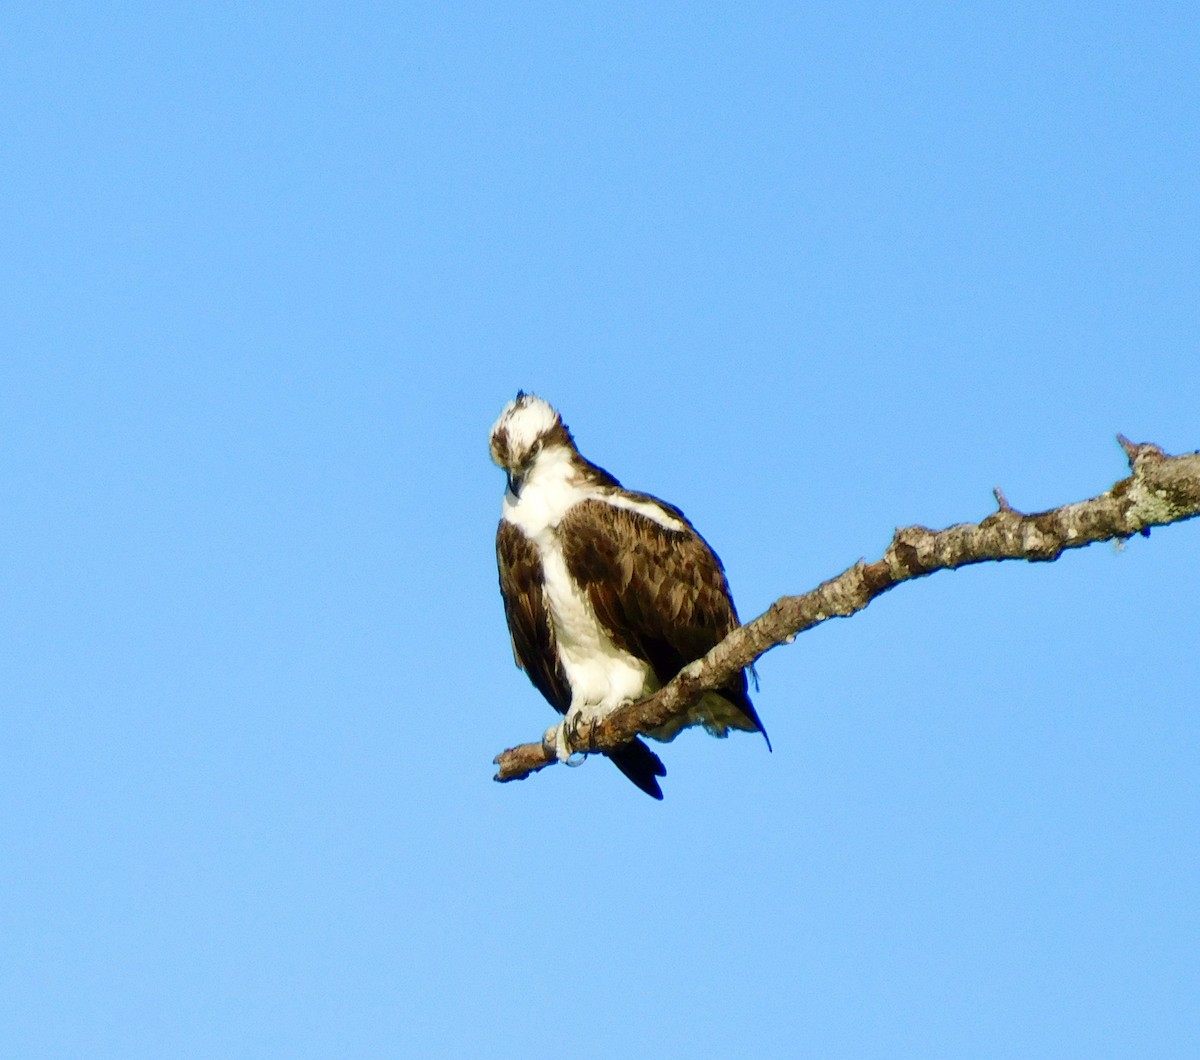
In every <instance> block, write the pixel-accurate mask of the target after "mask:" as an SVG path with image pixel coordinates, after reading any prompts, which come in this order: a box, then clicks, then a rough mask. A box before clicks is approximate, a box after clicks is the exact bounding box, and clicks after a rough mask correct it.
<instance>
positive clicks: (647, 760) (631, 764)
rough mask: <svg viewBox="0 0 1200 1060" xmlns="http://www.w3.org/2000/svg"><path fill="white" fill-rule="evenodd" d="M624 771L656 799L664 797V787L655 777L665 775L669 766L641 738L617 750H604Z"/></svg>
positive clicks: (614, 763)
mask: <svg viewBox="0 0 1200 1060" xmlns="http://www.w3.org/2000/svg"><path fill="white" fill-rule="evenodd" d="M604 753H605V754H606V755H607V756H608V757H609V758H611V759H612V762H613V765H615V766H616V767H617V768H618V769H619V770H620V771H621V772H622V773H624V774H625V775H626V776H627V777H628V778H629V779H630V780H632V781H633V782H634V783H635V784H636V785H637V786H638V787H639V788H641V789H642V791H644V792H645V793H646V794H647V795H649V796H651V797H652V798H655V799H661V798H662V797H663V793H662V788H660V787H659V786H658V781H657V780H656V779H655V777H665V776H666V775H667V767H666V766H664V765H663V764H662V760H661V759H660V758H659V757H658V755H656V754H655V753H654V752H653V751H651V750H650V748H649V747H647V746H646V745H645V744H644V743H642V741H641V740H637V739H635V740H631V741H630V742H629V743H627V744H624V745H623V746H621V747H618V748H617V749H616V750H615V751H605V752H604Z"/></svg>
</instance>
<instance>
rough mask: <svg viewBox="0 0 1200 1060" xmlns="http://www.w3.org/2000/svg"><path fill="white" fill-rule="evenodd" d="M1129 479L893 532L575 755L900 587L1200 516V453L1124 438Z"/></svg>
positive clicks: (585, 731) (578, 739)
mask: <svg viewBox="0 0 1200 1060" xmlns="http://www.w3.org/2000/svg"><path fill="white" fill-rule="evenodd" d="M1117 441H1118V442H1120V444H1121V448H1122V449H1124V450H1125V455H1126V456H1127V457H1128V459H1129V466H1130V469H1131V471H1132V474H1130V475H1129V477H1128V478H1124V479H1122V480H1121V481H1120V482H1118V483H1116V484H1115V485H1114V486H1113V487H1112V489H1110V490H1108V491H1107V492H1105V493H1102V494H1101V495H1100V496H1098V497H1092V498H1090V499H1089V500H1085V501H1079V502H1077V503H1075V504H1065V505H1063V506H1062V507H1060V508H1053V509H1051V510H1050V511H1046V512H1035V513H1033V514H1028V515H1027V514H1023V513H1021V512H1019V511H1016V510H1015V509H1014V508H1012V506H1011V505H1010V504H1009V503H1008V500H1007V499H1006V498H1005V496H1004V494H1003V493H1002V492H1001V491H1000V489H999V488H998V487H997V488H996V489H995V490H994V494H995V497H996V503H997V505H998V510H997V511H995V512H993V513H992V514H991V515H989V516H988V517H987V518H986V519H984V520H983V521H982V522H979V523H959V524H958V525H956V526H951V527H947V528H946V529H945V530H930V529H928V528H926V527H923V526H908V527H903V528H900V529H897V530H896V532H895V535H894V536H893V537H892V542H891V544H890V545H888V547H887V549H886V550H885V552H884V554H883V557H882V558H881V559H878V560H876V561H875V562H874V563H867V562H865V561H864V560H859V562H858V563H856V564H855V565H854V566H853V567H851V568H850V569H849V570H847V571H843V572H842V573H841V574H839V575H838V576H837V577H836V578H830V579H829V581H827V582H823V583H822V584H821V585H819V586H817V588H815V589H813V590H812V591H811V592H807V593H804V594H802V595H800V596H784V597H781V598H780V599H779V600H776V601H775V603H773V604H772V605H771V606H770V607H769V608H768V609H767V610H766V611H765V612H764V613H763V614H761V615H759V617H758V618H756V619H754V620H753V621H752V622H748V623H746V625H744V626H740V627H739V628H738V629H735V630H734V631H733V632H732V633H730V634H729V636H727V637H726V638H725V639H724V640H723V641H721V643H720V644H718V645H717V646H716V647H715V648H713V649H712V651H710V652H709V653H708V654H707V655H705V656H704V658H702V659H698V660H696V661H695V662H693V663H691V664H689V665H688V666H685V667H684V668H683V669H682V670H681V671H680V672H679V674H678V675H677V676H676V677H675V678H674V680H672V681H671V682H670V683H669V684H667V685H664V686H663V687H662V688H661V689H659V691H657V692H655V693H654V694H653V695H651V696H648V697H647V698H646V699H643V700H641V701H639V702H637V703H627V704H626V705H625V706H623V707H621V708H620V709H618V710H616V711H614V712H613V713H612V714H610V715H608V716H607V717H606V718H603V719H601V720H599V721H597V722H595V723H593V724H590V725H589V724H583V725H581V726H580V727H579V729H578V731H576V732H575V733H573V734H572V739H571V746H572V747H573V748H574V749H575V750H577V751H584V752H590V751H603V750H606V749H611V748H614V747H618V746H619V745H620V744H623V743H626V742H627V741H629V740H631V739H632V738H633V737H634V736H637V735H639V734H641V733H645V732H648V731H650V730H652V729H656V728H658V727H659V726H661V725H662V724H663V723H665V722H666V721H667V720H669V719H670V718H672V717H674V716H675V715H677V714H682V713H683V712H685V711H686V710H687V709H688V707H690V706H691V705H692V704H693V703H695V702H696V700H698V699H699V698H700V696H702V695H703V694H704V693H705V692H706V691H708V690H710V689H714V688H717V687H719V686H720V685H721V684H723V683H724V682H725V681H726V680H727V679H728V678H729V677H730V676H731V675H733V674H735V673H737V671H739V670H741V669H744V668H745V667H747V666H749V665H750V664H751V663H753V662H754V660H755V659H757V658H758V657H759V656H760V655H762V654H764V653H765V652H767V651H769V650H770V649H771V648H774V647H776V646H777V645H779V644H784V643H789V644H790V643H791V642H792V641H793V640H794V639H795V637H796V635H797V634H799V633H803V632H804V631H805V630H808V629H812V627H813V626H817V625H820V623H822V622H826V621H828V620H829V619H831V618H844V617H846V616H848V615H852V614H854V613H855V612H856V611H861V610H862V609H863V608H864V607H866V606H867V604H869V603H870V602H871V601H872V600H874V599H875V598H876V597H877V596H880V595H882V594H883V593H885V592H887V591H888V590H889V589H892V588H894V587H895V586H897V585H899V584H900V583H901V582H906V581H911V580H913V579H914V578H923V577H925V576H926V575H928V574H933V573H934V572H935V571H939V570H955V569H956V568H958V567H965V566H967V565H969V564H972V563H986V562H988V561H991V560H997V561H999V560H1006V559H1023V560H1029V561H1031V562H1039V563H1040V562H1049V561H1051V560H1055V559H1058V557H1059V556H1060V555H1061V554H1062V553H1063V552H1064V551H1065V550H1066V549H1069V548H1082V547H1083V546H1085V545H1091V544H1095V543H1097V542H1100V541H1112V540H1124V539H1127V538H1130V537H1132V536H1133V535H1134V534H1137V533H1141V534H1144V535H1146V536H1149V534H1150V528H1151V527H1153V526H1165V525H1167V524H1169V523H1178V522H1182V521H1183V520H1185V519H1191V518H1194V517H1195V516H1197V515H1200V452H1197V453H1187V454H1184V455H1182V456H1168V455H1167V454H1165V453H1164V452H1163V451H1162V450H1161V449H1160V448H1159V447H1158V446H1157V445H1152V444H1150V443H1148V442H1147V443H1141V444H1135V443H1133V442H1131V441H1129V439H1128V438H1126V437H1124V435H1117ZM557 760H558V759H557V757H556V755H555V751H554V748H553V747H552V746H549V745H547V744H545V743H543V742H542V741H538V742H536V743H526V744H521V745H520V746H519V747H511V748H509V749H508V750H506V751H502V752H501V753H500V754H499V755H497V756H496V758H495V762H496V765H497V766H498V767H499V768H498V770H497V773H496V778H495V779H496V780H498V781H500V782H502V783H503V782H506V781H510V780H523V779H524V778H525V777H527V776H529V775H530V774H531V773H534V772H536V771H537V770H539V769H543V768H544V767H546V766H548V765H552V764H553V763H554V762H556V761H557Z"/></svg>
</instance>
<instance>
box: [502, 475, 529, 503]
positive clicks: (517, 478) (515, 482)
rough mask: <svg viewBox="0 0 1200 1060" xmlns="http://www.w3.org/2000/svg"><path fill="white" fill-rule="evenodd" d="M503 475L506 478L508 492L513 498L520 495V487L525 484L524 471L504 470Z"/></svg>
mask: <svg viewBox="0 0 1200 1060" xmlns="http://www.w3.org/2000/svg"><path fill="white" fill-rule="evenodd" d="M505 475H507V476H508V492H509V493H511V494H512V495H513V496H514V497H519V496H520V495H521V486H522V485H524V483H525V472H524V471H513V470H511V469H510V470H506V471H505Z"/></svg>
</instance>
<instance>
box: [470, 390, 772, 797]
mask: <svg viewBox="0 0 1200 1060" xmlns="http://www.w3.org/2000/svg"><path fill="white" fill-rule="evenodd" d="M491 454H492V460H494V461H495V463H496V464H497V465H499V467H500V468H501V469H502V470H503V471H504V472H505V474H506V475H507V477H508V485H507V489H506V490H505V493H504V502H503V506H502V513H501V518H500V527H499V530H498V531H497V534H496V559H497V563H498V565H499V568H500V592H501V594H502V595H503V597H504V613H505V616H506V617H507V619H508V629H509V633H510V634H511V636H512V646H513V654H514V655H515V657H516V661H517V665H518V666H519V667H520V668H521V669H522V670H524V671H525V673H526V674H528V675H529V679H530V680H531V681H532V682H533V684H534V685H535V686H536V688H537V689H538V691H539V692H541V693H542V695H543V696H545V697H546V699H547V700H549V702H550V705H551V706H552V707H554V709H555V710H557V711H558V712H559V713H560V714H563V715H564V716H565V719H564V722H563V723H560V724H559V725H557V726H555V727H553V728H552V729H550V730H547V733H546V739H547V740H548V741H552V742H553V743H554V745H555V746H556V747H557V748H558V755H559V758H560V759H561V760H564V761H565V760H567V758H568V757H569V753H568V748H567V744H566V740H565V736H564V731H565V730H564V725H566V726H567V729H573V728H574V726H575V725H577V724H578V723H579V722H580V721H592V720H595V719H597V718H602V717H604V716H606V715H607V714H609V713H611V712H612V711H613V710H615V709H616V708H617V707H619V706H621V705H622V704H624V703H628V702H631V701H636V700H639V699H642V698H644V697H645V696H647V695H649V694H650V693H652V692H654V691H656V690H657V689H659V688H661V687H662V686H663V685H665V684H666V683H667V682H668V681H670V680H671V679H672V678H673V677H674V676H675V675H676V674H677V673H678V672H679V671H680V670H681V669H683V667H684V666H686V665H687V664H688V663H690V662H692V661H693V660H695V659H699V658H700V657H701V656H703V655H705V654H706V653H707V652H708V650H709V649H710V648H712V647H713V646H714V645H716V644H717V643H718V642H719V641H721V640H722V639H723V638H724V637H725V635H726V634H727V633H729V632H730V630H732V629H734V628H735V627H736V626H737V625H738V624H739V623H738V617H737V611H736V610H735V609H734V606H733V598H732V597H731V596H730V593H729V584H728V582H727V581H726V579H725V570H724V568H723V567H722V565H721V561H720V559H718V558H717V554H716V553H715V552H714V551H713V550H712V549H711V548H710V547H709V545H708V542H707V541H705V540H704V538H702V537H701V536H700V535H699V534H698V533H697V532H696V530H695V528H694V527H693V526H692V524H691V523H690V522H688V520H687V517H686V516H685V515H684V514H683V512H681V511H680V510H679V509H678V508H676V507H675V506H674V505H671V504H667V503H666V502H664V501H661V500H659V499H658V498H657V497H652V496H650V495H649V494H646V493H635V492H633V491H632V490H627V489H625V488H624V487H623V486H622V485H621V484H620V482H618V481H617V480H616V479H615V478H613V476H612V475H610V474H609V473H608V472H607V471H605V470H604V469H603V468H600V467H597V466H596V465H595V464H593V463H592V462H591V461H590V460H588V459H587V458H586V457H584V456H583V455H582V454H581V453H580V452H579V450H578V449H577V448H576V447H575V440H574V438H572V436H571V432H570V431H569V430H568V429H567V427H566V425H565V424H564V423H563V421H562V417H561V416H560V415H559V414H558V413H557V412H556V411H555V410H554V409H553V408H552V407H551V406H550V405H549V404H548V403H547V402H545V401H543V400H542V399H541V398H539V397H536V396H535V395H533V394H526V393H524V392H523V391H522V392H520V393H518V394H517V396H516V398H515V399H514V400H512V401H510V402H509V403H508V404H507V405H506V406H505V407H504V410H503V411H502V412H501V413H500V418H499V419H497V420H496V422H495V424H494V425H493V427H492V432H491ZM691 725H702V726H704V728H705V729H707V730H708V732H710V733H712V734H713V735H714V736H726V735H728V733H729V730H730V729H742V730H745V731H748V732H761V733H762V734H763V736H764V738H765V737H766V735H767V734H766V731H765V730H764V729H763V725H762V722H761V721H760V720H759V717H758V714H757V712H756V711H755V709H754V706H753V704H751V702H750V697H749V695H748V694H747V691H746V674H745V671H739V672H738V673H737V674H736V675H735V676H734V677H731V678H730V679H729V680H728V681H727V682H726V683H725V684H724V685H723V686H722V687H721V688H720V689H718V690H716V691H715V692H709V693H707V694H706V695H705V696H704V697H703V698H702V699H701V700H700V701H699V702H698V703H697V704H695V705H694V706H693V707H692V708H691V709H690V710H689V711H688V713H687V714H686V715H685V716H682V717H679V718H675V719H673V720H672V721H670V722H668V723H667V724H666V725H664V726H662V728H660V729H657V730H655V731H654V732H652V733H650V734H649V735H651V736H652V737H654V738H655V739H656V740H661V741H667V740H671V739H673V738H674V737H675V736H676V735H677V734H678V733H679V732H680V730H681V729H683V728H685V727H687V726H691ZM767 747H768V748H770V740H769V739H768V740H767ZM606 754H607V756H608V757H609V758H610V759H612V761H613V763H614V764H615V765H616V766H617V768H618V769H620V770H621V772H622V773H624V774H625V776H627V777H628V778H629V779H630V780H631V781H633V783H634V784H636V785H637V786H638V787H639V788H641V790H642V791H644V792H646V794H648V795H651V796H653V797H654V798H656V799H661V798H662V789H661V788H660V787H659V784H658V778H659V777H663V776H666V772H667V771H666V768H665V767H664V766H663V764H662V761H661V760H660V759H659V757H658V755H656V754H655V753H654V752H653V751H651V750H650V748H649V747H647V746H646V744H644V743H643V742H642V741H641V740H640V739H634V740H632V741H631V742H629V743H627V744H624V745H623V746H621V747H618V748H616V749H615V750H611V751H607V752H606Z"/></svg>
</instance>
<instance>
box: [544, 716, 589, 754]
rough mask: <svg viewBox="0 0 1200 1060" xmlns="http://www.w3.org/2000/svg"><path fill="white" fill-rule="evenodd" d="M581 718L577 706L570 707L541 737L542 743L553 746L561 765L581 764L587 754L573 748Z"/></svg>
mask: <svg viewBox="0 0 1200 1060" xmlns="http://www.w3.org/2000/svg"><path fill="white" fill-rule="evenodd" d="M582 720H583V712H582V710H580V709H579V708H578V707H572V708H571V709H570V710H568V711H567V715H566V717H565V718H563V720H562V721H560V722H559V723H558V724H557V725H551V726H550V728H548V729H547V730H546V734H545V735H544V736H543V737H542V743H543V744H545V745H546V746H547V747H552V748H554V754H555V756H556V757H557V758H558V760H559V761H560V762H562V763H563V765H567V766H572V767H574V766H581V765H583V763H584V760H585V759H586V758H587V755H586V754H585V753H584V752H583V751H576V750H575V749H574V744H575V741H576V740H577V739H578V736H579V723H580V722H581V721H582Z"/></svg>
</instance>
